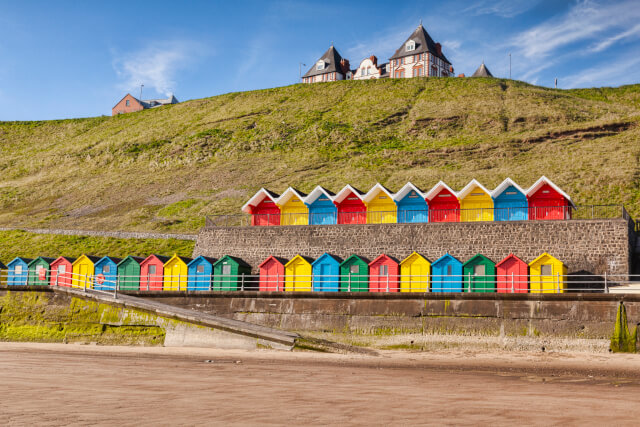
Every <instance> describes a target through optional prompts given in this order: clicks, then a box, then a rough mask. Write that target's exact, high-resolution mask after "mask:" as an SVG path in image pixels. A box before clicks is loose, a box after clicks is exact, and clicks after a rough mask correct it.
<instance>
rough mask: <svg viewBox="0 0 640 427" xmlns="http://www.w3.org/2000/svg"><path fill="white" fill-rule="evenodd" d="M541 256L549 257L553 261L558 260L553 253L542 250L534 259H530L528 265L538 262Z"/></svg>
mask: <svg viewBox="0 0 640 427" xmlns="http://www.w3.org/2000/svg"><path fill="white" fill-rule="evenodd" d="M543 258H551V259H552V260H554V261H560V260H559V259H558V258H556V257H554V256H553V255H550V254H549V253H547V252H544V253H542V254H540V255H539V256H538V257H537V258H536V259H534V260H533V261H531V262H530V263H529V265H533V264H535V263H537V262H539V261H540V260H542V259H543Z"/></svg>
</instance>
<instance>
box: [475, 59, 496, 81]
mask: <svg viewBox="0 0 640 427" xmlns="http://www.w3.org/2000/svg"><path fill="white" fill-rule="evenodd" d="M471 77H493V74H491V71H489V69H488V68H487V66H486V65H484V61H482V65H480V66H479V67H478V69H477V70H476V71H475V72H474V73H473V75H472V76H471Z"/></svg>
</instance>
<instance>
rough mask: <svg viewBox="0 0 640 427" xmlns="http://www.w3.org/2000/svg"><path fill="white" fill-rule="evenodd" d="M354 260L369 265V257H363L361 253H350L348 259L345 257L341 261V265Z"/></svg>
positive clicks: (351, 262)
mask: <svg viewBox="0 0 640 427" xmlns="http://www.w3.org/2000/svg"><path fill="white" fill-rule="evenodd" d="M354 262H358V263H360V264H364V265H366V266H367V267H368V266H369V259H368V258H366V257H363V256H359V255H356V254H352V255H349V256H348V257H347V259H345V260H344V261H342V262H341V263H340V265H347V264H353V263H354Z"/></svg>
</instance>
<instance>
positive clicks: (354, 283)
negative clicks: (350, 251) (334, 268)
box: [340, 255, 369, 292]
mask: <svg viewBox="0 0 640 427" xmlns="http://www.w3.org/2000/svg"><path fill="white" fill-rule="evenodd" d="M349 291H351V292H367V291H369V260H368V259H365V258H361V257H359V256H358V255H351V256H350V257H349V258H347V259H345V260H344V261H342V262H341V263H340V292H349Z"/></svg>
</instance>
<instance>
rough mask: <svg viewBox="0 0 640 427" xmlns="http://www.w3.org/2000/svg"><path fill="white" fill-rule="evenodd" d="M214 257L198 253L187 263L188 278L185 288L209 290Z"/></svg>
mask: <svg viewBox="0 0 640 427" xmlns="http://www.w3.org/2000/svg"><path fill="white" fill-rule="evenodd" d="M215 262H216V259H215V258H209V257H207V256H203V255H200V256H199V257H197V258H194V259H193V260H192V261H191V262H190V263H189V264H187V269H188V274H189V278H188V281H187V289H188V290H190V291H209V290H211V277H212V276H213V264H214V263H215Z"/></svg>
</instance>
